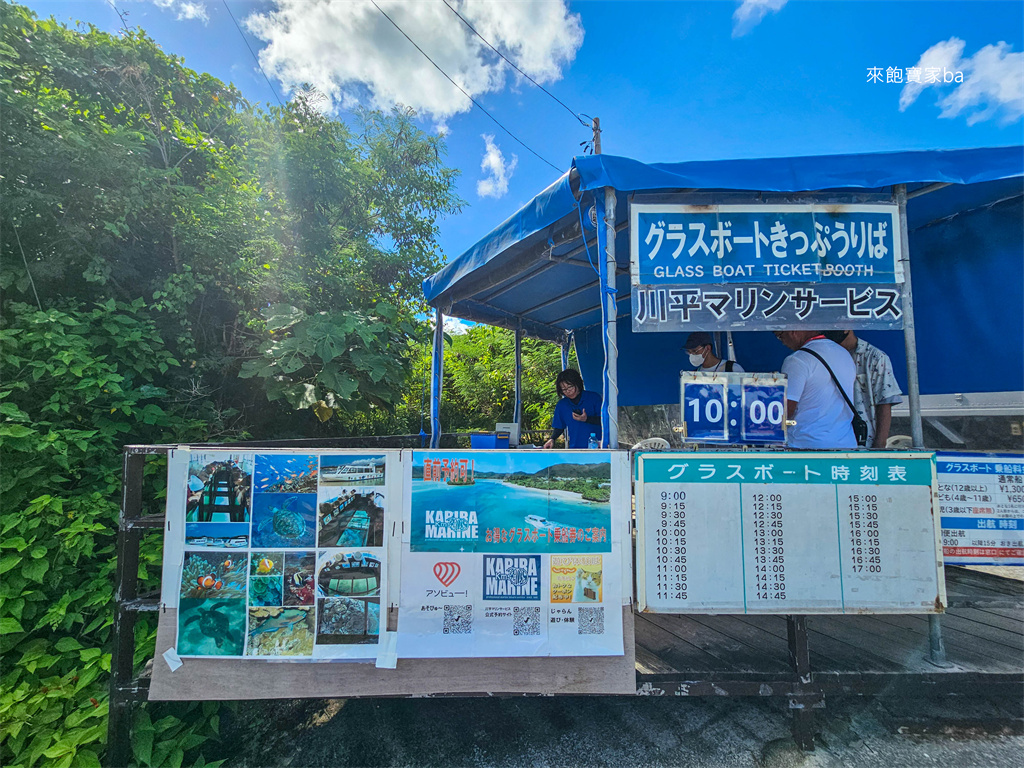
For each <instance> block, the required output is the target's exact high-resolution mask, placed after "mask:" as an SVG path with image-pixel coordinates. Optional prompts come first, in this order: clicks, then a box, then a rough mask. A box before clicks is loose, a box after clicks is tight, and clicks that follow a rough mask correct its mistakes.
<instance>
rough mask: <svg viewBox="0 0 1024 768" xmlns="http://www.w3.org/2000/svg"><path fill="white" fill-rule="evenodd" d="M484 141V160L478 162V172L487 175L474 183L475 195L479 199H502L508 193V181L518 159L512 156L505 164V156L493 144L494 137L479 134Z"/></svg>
mask: <svg viewBox="0 0 1024 768" xmlns="http://www.w3.org/2000/svg"><path fill="white" fill-rule="evenodd" d="M480 138H482V139H483V140H484V159H483V160H481V161H480V170H482V171H484V172H485V173H486V174H487V175H486V176H485V177H484V178H482V179H480V180H479V181H478V182H477V183H476V193H477V194H478V195H480V197H502V196H504V194H505V193H506V192H508V181H509V179H511V178H512V174H513V173H514V172H515V170H516V166H517V165H518V164H519V158H518V157H516V156H515V155H512V159H511V160H510V161H509V162H507V163H506V162H505V155H503V154H502V153H501V149H500V148H499V147H498V145H497V144H495V143H494V136H491V135H489V134H486V133H484V134H481V136H480Z"/></svg>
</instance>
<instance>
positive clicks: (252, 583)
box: [249, 576, 284, 606]
mask: <svg viewBox="0 0 1024 768" xmlns="http://www.w3.org/2000/svg"><path fill="white" fill-rule="evenodd" d="M283 581H284V580H283V579H282V578H281V577H280V576H250V577H249V605H250V606H267V605H275V606H276V605H283V604H284V586H283V583H282V582H283Z"/></svg>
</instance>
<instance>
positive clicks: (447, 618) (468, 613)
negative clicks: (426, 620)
mask: <svg viewBox="0 0 1024 768" xmlns="http://www.w3.org/2000/svg"><path fill="white" fill-rule="evenodd" d="M444 633H445V634H446V635H471V634H473V606H472V605H446V606H445V607H444Z"/></svg>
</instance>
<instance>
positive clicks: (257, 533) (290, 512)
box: [252, 493, 316, 548]
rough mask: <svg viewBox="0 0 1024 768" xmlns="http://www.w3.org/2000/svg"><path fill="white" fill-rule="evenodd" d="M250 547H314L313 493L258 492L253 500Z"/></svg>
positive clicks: (314, 504) (314, 498)
mask: <svg viewBox="0 0 1024 768" xmlns="http://www.w3.org/2000/svg"><path fill="white" fill-rule="evenodd" d="M252 546H254V547H285V548H288V547H293V548H299V547H315V546H316V494H312V493H257V494H256V497H255V499H254V500H253V512H252Z"/></svg>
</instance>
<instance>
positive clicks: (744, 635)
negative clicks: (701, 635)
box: [692, 614, 792, 674]
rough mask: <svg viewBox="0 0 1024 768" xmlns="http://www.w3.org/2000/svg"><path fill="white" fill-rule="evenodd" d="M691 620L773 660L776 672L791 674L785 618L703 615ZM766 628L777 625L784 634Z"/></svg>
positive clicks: (776, 627) (773, 667)
mask: <svg viewBox="0 0 1024 768" xmlns="http://www.w3.org/2000/svg"><path fill="white" fill-rule="evenodd" d="M692 618H693V620H694V621H695V622H697V623H700V624H702V625H704V626H705V627H707V628H709V629H714V630H715V631H717V632H720V633H722V634H724V635H726V636H727V637H731V638H733V639H734V640H736V641H739V642H742V643H743V644H745V645H746V646H747V647H748V648H751V649H752V650H753V652H754V653H758V654H763V655H764V656H766V657H768V658H771V659H772V662H773V664H772V669H773V670H775V669H777V670H779V671H780V672H785V673H787V674H790V673H792V667H791V666H790V663H789V642H788V637H787V635H786V619H785V617H784V616H741V615H717V616H709V615H707V614H701V615H699V616H693V617H692ZM765 625H774V628H775V629H777V630H781V634H777V633H775V632H771V631H769V630H768V629H767V627H766V626H765Z"/></svg>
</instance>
